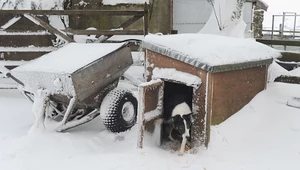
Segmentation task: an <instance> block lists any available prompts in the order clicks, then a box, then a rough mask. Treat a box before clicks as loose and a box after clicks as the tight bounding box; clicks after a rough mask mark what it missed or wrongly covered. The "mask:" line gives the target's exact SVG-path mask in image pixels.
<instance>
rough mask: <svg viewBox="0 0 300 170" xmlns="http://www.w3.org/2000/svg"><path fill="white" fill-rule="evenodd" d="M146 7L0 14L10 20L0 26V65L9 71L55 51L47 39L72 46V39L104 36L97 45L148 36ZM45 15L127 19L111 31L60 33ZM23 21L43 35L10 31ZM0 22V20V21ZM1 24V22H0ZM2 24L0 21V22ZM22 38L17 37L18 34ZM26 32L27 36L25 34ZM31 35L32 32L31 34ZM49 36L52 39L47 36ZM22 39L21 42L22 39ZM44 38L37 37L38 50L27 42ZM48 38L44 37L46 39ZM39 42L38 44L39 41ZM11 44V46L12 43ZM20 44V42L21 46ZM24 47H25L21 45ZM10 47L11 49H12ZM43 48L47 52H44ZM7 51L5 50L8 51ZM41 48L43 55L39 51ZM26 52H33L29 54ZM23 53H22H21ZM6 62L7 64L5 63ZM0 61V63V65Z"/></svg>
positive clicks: (76, 30)
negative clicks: (134, 26) (123, 37)
mask: <svg viewBox="0 0 300 170" xmlns="http://www.w3.org/2000/svg"><path fill="white" fill-rule="evenodd" d="M148 14H149V12H148V7H147V4H145V6H144V9H143V10H0V16H11V17H12V18H11V19H9V20H8V21H7V22H6V21H5V22H3V23H1V22H0V23H1V24H0V64H1V65H5V66H9V67H10V68H12V67H15V66H17V65H12V64H9V63H10V62H9V61H13V62H11V63H19V62H16V61H20V60H22V61H23V60H25V61H26V60H31V59H34V58H37V57H39V56H41V55H43V54H45V53H48V52H51V51H52V50H55V48H51V47H50V48H49V45H50V46H51V45H52V43H51V41H50V43H49V42H48V43H46V42H45V41H46V39H47V38H48V39H49V36H52V38H53V36H54V37H55V36H56V37H58V38H60V39H62V40H64V41H66V42H74V38H73V36H74V35H96V36H100V35H105V39H102V40H101V42H105V41H106V40H108V39H109V38H110V37H112V36H113V35H147V34H148V27H149V26H148ZM48 15H68V16H72V15H75V16H76V15H78V16H80V15H81V16H90V17H93V16H101V17H102V16H103V17H106V16H107V17H110V16H120V17H121V16H127V17H126V19H124V22H122V23H121V24H120V25H118V26H116V27H115V28H111V29H106V30H80V29H76V28H66V29H64V30H61V29H57V28H55V27H53V26H51V25H50V24H49V23H47V22H46V21H45V20H44V19H43V16H48ZM22 18H26V19H28V20H30V21H31V22H32V23H34V24H36V25H38V26H40V27H42V28H43V29H45V30H46V33H45V34H44V35H37V34H33V35H30V32H32V31H31V28H26V29H28V30H13V29H10V27H11V25H13V24H15V23H17V22H18V21H20V19H22ZM2 19H3V18H2ZM5 19H6V18H5ZM140 19H143V26H142V27H140V28H141V29H129V28H128V27H129V26H130V25H132V24H133V23H135V22H136V21H138V20H140ZM0 20H1V19H0ZM2 21H3V20H2ZM20 32H21V33H22V34H21V33H20ZM26 32H29V33H28V34H26ZM33 32H34V31H33ZM51 34H52V35H51ZM22 36H23V37H24V38H22ZM34 36H35V37H38V36H44V37H45V38H44V39H43V38H41V37H39V40H38V41H42V42H41V43H40V45H39V50H40V51H39V50H37V49H34V47H33V48H30V46H36V44H39V42H37V41H36V40H31V37H34ZM47 36H48V37H47ZM41 39H42V40H41ZM13 40H15V42H13ZM21 41H22V42H21ZM25 43H28V44H25ZM12 45H13V46H14V47H12ZM46 46H47V48H45V47H46ZM8 47H9V48H8ZM43 48H45V51H41V50H42V49H43ZM30 49H33V50H32V51H31V50H30ZM24 50H25V51H24ZM7 60H9V61H7ZM1 61H2V63H1Z"/></svg>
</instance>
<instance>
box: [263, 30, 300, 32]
mask: <svg viewBox="0 0 300 170" xmlns="http://www.w3.org/2000/svg"><path fill="white" fill-rule="evenodd" d="M262 31H263V32H272V30H262ZM273 32H286V33H300V31H288V30H284V31H281V30H273Z"/></svg>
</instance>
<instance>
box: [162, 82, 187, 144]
mask: <svg viewBox="0 0 300 170" xmlns="http://www.w3.org/2000/svg"><path fill="white" fill-rule="evenodd" d="M192 100H193V87H190V86H187V85H185V84H182V83H177V82H170V81H164V99H163V114H162V117H163V118H164V119H168V118H169V116H170V115H167V114H166V113H167V112H170V110H169V111H168V110H167V109H168V108H170V105H175V103H181V102H186V103H187V104H188V106H189V107H190V109H191V111H192V110H193V108H192V107H193V105H192ZM169 128H170V127H168V125H166V124H163V125H162V127H161V144H164V143H170V142H171V140H170V138H169V134H168V130H167V129H169ZM175 133H176V132H175ZM190 134H191V132H190ZM190 139H191V136H190V137H189V139H188V140H189V142H190ZM175 140H176V143H178V142H179V143H180V141H179V139H176V138H175ZM171 143H173V142H171ZM176 143H173V144H174V145H175V144H176Z"/></svg>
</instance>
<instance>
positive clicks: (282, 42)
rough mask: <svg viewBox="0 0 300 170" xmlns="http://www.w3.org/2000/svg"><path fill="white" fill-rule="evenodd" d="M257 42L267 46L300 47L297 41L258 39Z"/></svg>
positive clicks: (299, 42)
mask: <svg viewBox="0 0 300 170" xmlns="http://www.w3.org/2000/svg"><path fill="white" fill-rule="evenodd" d="M256 41H257V42H260V43H263V44H266V45H285V46H300V41H296V40H268V39H256Z"/></svg>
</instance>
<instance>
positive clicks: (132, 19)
mask: <svg viewBox="0 0 300 170" xmlns="http://www.w3.org/2000/svg"><path fill="white" fill-rule="evenodd" d="M141 17H142V16H133V17H131V18H129V19H128V20H127V21H125V22H123V23H122V24H121V25H119V26H118V27H117V28H127V27H128V26H130V25H131V24H133V23H134V22H136V21H137V20H139V19H140V18H141Z"/></svg>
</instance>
